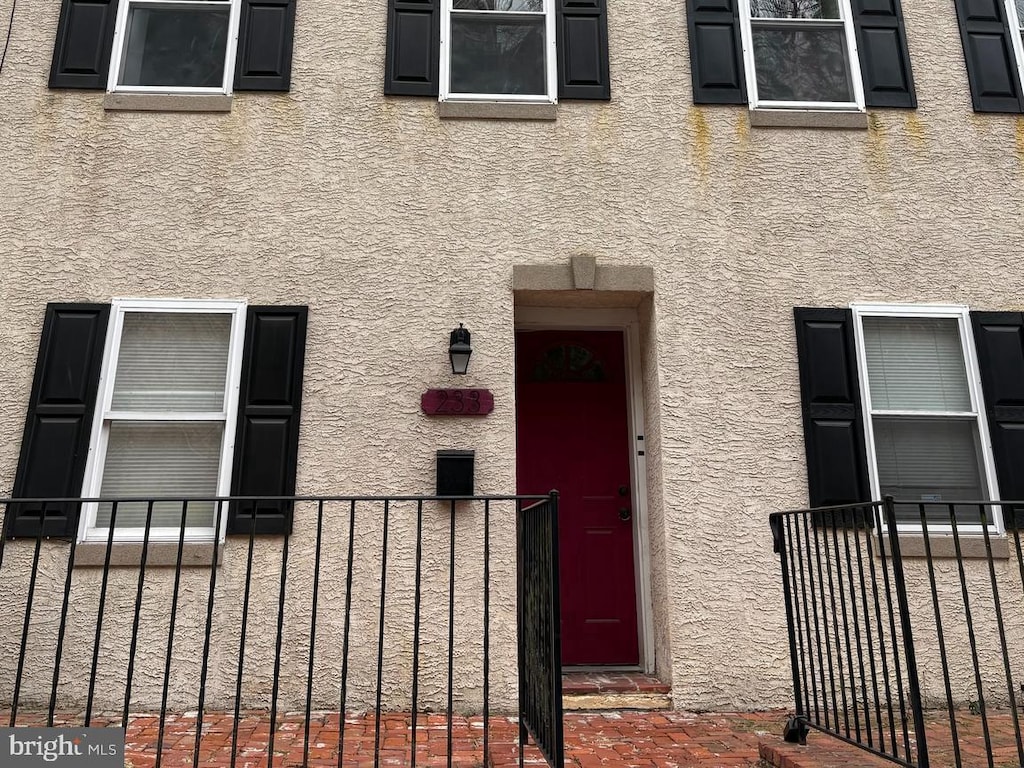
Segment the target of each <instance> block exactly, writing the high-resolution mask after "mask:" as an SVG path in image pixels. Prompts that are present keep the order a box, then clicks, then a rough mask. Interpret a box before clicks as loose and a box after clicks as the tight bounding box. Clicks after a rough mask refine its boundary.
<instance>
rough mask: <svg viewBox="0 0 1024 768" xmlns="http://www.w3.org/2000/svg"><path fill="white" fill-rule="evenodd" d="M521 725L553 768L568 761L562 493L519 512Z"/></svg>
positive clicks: (522, 735) (524, 738) (525, 734)
mask: <svg viewBox="0 0 1024 768" xmlns="http://www.w3.org/2000/svg"><path fill="white" fill-rule="evenodd" d="M518 541H519V545H518V547H517V549H518V551H519V553H520V557H519V574H518V576H519V579H518V581H519V589H518V591H519V690H520V695H519V713H520V715H519V722H520V741H521V742H525V741H526V736H527V732H529V734H530V735H531V736H533V739H534V742H535V743H536V744H537V746H538V747H539V748H540V750H541V752H543V754H544V757H546V758H547V761H548V763H549V764H550V765H553V766H554V765H558V766H561V765H563V764H564V762H565V753H564V748H563V738H562V650H561V649H562V642H561V629H560V626H559V618H560V612H559V606H558V494H555V493H552V494H551V497H550V498H549V499H547V500H545V501H541V502H539V503H537V504H534V505H533V506H530V507H527V508H526V509H523V510H522V512H521V513H520V525H519V538H518Z"/></svg>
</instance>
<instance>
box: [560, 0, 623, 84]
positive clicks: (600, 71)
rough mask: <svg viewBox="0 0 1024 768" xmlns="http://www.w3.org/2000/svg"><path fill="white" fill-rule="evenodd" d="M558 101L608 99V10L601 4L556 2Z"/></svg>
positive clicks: (578, 0)
mask: <svg viewBox="0 0 1024 768" xmlns="http://www.w3.org/2000/svg"><path fill="white" fill-rule="evenodd" d="M555 45H556V47H557V48H558V98H560V99H597V100H603V101H607V100H608V99H610V98H611V97H612V86H611V83H610V82H609V75H608V7H607V3H606V2H605V0H557V5H556V7H555Z"/></svg>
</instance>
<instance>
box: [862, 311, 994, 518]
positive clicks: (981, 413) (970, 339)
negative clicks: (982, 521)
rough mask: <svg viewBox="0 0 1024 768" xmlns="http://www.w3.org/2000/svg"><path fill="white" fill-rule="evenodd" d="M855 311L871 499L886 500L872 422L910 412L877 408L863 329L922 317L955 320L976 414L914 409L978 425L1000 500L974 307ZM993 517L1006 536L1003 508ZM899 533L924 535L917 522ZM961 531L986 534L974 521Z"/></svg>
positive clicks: (989, 478)
mask: <svg viewBox="0 0 1024 768" xmlns="http://www.w3.org/2000/svg"><path fill="white" fill-rule="evenodd" d="M850 308H851V309H852V310H853V321H854V322H853V330H854V338H855V341H856V347H857V375H858V379H859V381H860V398H861V403H862V404H863V409H862V410H863V420H864V446H865V450H866V451H867V460H868V479H869V482H870V484H871V498H873V499H875V500H881V498H882V492H881V486H880V484H879V479H878V461H877V455H876V453H875V435H874V426H873V424H872V416H876V415H878V416H884V415H887V414H891V415H908V413H907V412H906V411H886V410H872V408H871V391H870V387H869V385H868V376H867V370H868V369H867V353H866V351H865V349H864V326H863V319H864V318H865V317H923V318H949V319H953V320H956V321H957V323H958V325H959V329H960V346H961V350H962V351H963V356H964V367H965V368H966V369H967V387H968V391H969V393H970V397H971V409H972V410H971V411H969V412H963V413H953V412H947V411H941V412H932V411H914V412H913V415H914V416H926V417H927V416H943V417H949V418H957V417H962V418H964V419H974V420H975V421H976V422H977V425H978V443H979V445H980V447H981V459H982V465H983V477H984V481H985V484H986V486H987V488H988V497H989V499H998V498H999V485H998V483H997V482H996V474H995V462H994V461H993V458H992V442H991V438H990V437H989V431H988V419H987V417H986V415H985V407H984V401H983V399H982V390H981V376H980V373H979V371H978V353H977V350H976V349H975V346H974V334H973V332H972V330H971V316H970V308H969V307H966V306H963V305H943V304H867V303H856V302H855V303H851V304H850ZM989 510H990V512H991V515H992V522H991V523H990V524H989V526H988V528H989V531H990V532H993V533H994V534H995V535H1002V534H1003V532H1004V527H1003V515H1002V509H1001V507H1000V506H999V505H993V506H992V507H990V508H989ZM881 522H882V531H883V532H884V531H886V530H887V525H886V522H885V520H884V519H883V520H882V521H881ZM896 530H897V531H898V532H900V533H902V532H907V533H920V532H921V526H920V524H917V523H898V524H897V525H896ZM952 530H953V527H952V526H951V525H943V524H939V523H931V522H929V523H928V531H929V533H952ZM957 532H958V533H962V534H981V533H982V526H981V525H972V524H970V523H962V524H957Z"/></svg>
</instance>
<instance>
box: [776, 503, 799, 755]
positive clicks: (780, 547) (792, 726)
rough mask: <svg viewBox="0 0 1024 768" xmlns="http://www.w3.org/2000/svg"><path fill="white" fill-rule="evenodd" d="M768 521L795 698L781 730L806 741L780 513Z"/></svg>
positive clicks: (795, 740) (794, 739)
mask: <svg viewBox="0 0 1024 768" xmlns="http://www.w3.org/2000/svg"><path fill="white" fill-rule="evenodd" d="M768 522H769V524H770V525H771V527H772V538H773V539H774V541H775V551H776V553H778V555H779V562H780V564H781V566H782V600H783V602H784V603H785V604H786V629H787V630H788V631H789V664H790V668H791V673H792V677H793V698H794V699H795V700H796V714H795V716H794V717H792V718H790V720H789V722H787V723H786V727H785V730H784V731H783V738H784V739H785V740H786V741H788V742H791V743H797V744H806V743H807V726H806V725H805V724H804V723H803V718H804V717H805V713H804V711H803V704H802V701H803V691H802V690H801V688H800V662H799V661H798V660H797V652H796V623H795V620H794V618H793V606H792V603H791V602H790V588H791V585H790V583H789V563H788V559H787V553H786V546H787V544H788V542H787V541H786V532H785V528H784V527H783V520H782V515H781V514H779V513H778V512H776V513H773V514H772V515H770V516H769V518H768Z"/></svg>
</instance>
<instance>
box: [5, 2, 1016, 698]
mask: <svg viewBox="0 0 1024 768" xmlns="http://www.w3.org/2000/svg"><path fill="white" fill-rule="evenodd" d="M8 7H9V4H7V3H0V10H3V9H6V8H8ZM904 12H905V14H906V22H907V34H908V40H909V47H910V53H911V58H912V62H913V66H914V74H915V80H916V86H917V94H918V99H919V102H920V108H919V109H918V110H916V111H888V112H886V111H876V112H872V113H871V115H870V128H869V130H867V131H823V130H791V129H751V128H750V127H749V124H748V118H747V115H746V111H745V110H744V109H742V108H738V107H717V108H711V107H707V108H705V107H696V106H694V105H693V104H692V94H691V90H690V72H689V65H688V49H687V40H686V25H685V15H684V12H683V8H682V4H679V5H678V6H676V7H675V8H674V10H672V11H669V12H668V13H666V11H665V9H664V8H655V7H653V6H650V5H649V4H644V3H641V2H639V1H638V0H625V1H624V2H621V3H613V4H611V7H610V9H609V25H610V47H611V72H612V92H613V100H612V101H611V102H610V103H580V102H576V103H563V104H560V105H559V106H558V120H557V121H555V122H553V123H528V122H514V121H512V122H510V121H473V120H466V121H442V120H439V119H438V117H437V105H436V103H432V102H431V101H430V100H429V99H413V98H385V97H384V96H383V95H382V94H381V86H382V80H383V75H382V61H383V55H384V36H385V29H384V24H385V7H384V4H383V3H376V4H374V5H373V6H372V7H365V6H359V7H355V6H351V5H348V4H346V3H337V2H327V0H302V2H300V3H299V6H298V17H297V22H296V36H295V63H294V68H293V75H292V80H293V90H292V92H291V93H290V94H288V95H270V94H262V95H261V94H239V95H237V96H236V97H235V99H234V104H233V108H232V111H231V113H230V114H224V115H220V114H154V113H125V112H122V113H105V112H104V111H103V110H102V108H101V106H100V102H101V94H98V93H82V92H79V93H73V92H53V91H49V90H47V88H46V77H47V72H48V69H49V57H50V55H51V51H52V43H53V36H54V31H55V26H56V20H57V14H58V7H57V4H54V3H46V2H43V0H22V2H20V3H19V4H18V7H17V12H16V15H15V20H14V28H13V34H12V39H11V46H10V51H9V53H8V57H7V62H6V64H5V67H4V70H3V72H2V73H0V147H2V150H0V235H2V236H0V345H2V347H3V349H4V352H5V354H4V356H3V358H2V360H0V380H2V381H3V382H4V386H3V387H0V433H2V434H3V435H5V436H6V438H7V439H5V440H0V491H9V490H10V487H11V484H12V482H13V475H14V471H15V466H16V461H17V454H18V450H19V445H20V435H21V430H22V427H23V418H24V412H25V405H26V402H27V397H28V391H29V387H30V384H31V377H32V367H33V364H34V360H35V351H36V346H37V343H38V337H39V329H40V324H41V320H42V314H43V306H44V304H45V302H47V301H107V300H109V299H110V298H111V297H113V296H137V297H149V296H153V297H177V296H182V297H241V298H245V299H247V300H248V301H250V302H252V303H289V304H291V303H305V304H308V305H309V306H310V324H309V340H308V350H307V360H306V379H305V384H304V387H305V389H304V401H303V414H302V423H301V443H300V461H299V477H298V487H299V490H300V492H302V493H309V494H314V493H319V492H324V493H337V494H343V493H366V494H369V493H385V492H396V493H397V492H402V493H417V492H429V491H430V490H431V489H432V484H433V469H432V462H433V455H434V451H435V450H436V449H437V448H472V449H475V450H476V451H477V490H478V492H493V493H499V492H509V491H511V490H513V489H514V467H515V455H514V450H515V442H514V423H515V422H514V404H513V392H514V388H513V366H512V359H513V343H514V334H513V330H514V320H513V305H514V300H513V295H512V291H511V273H512V266H513V265H514V264H545V263H550V264H564V263H566V262H567V259H568V257H569V256H570V255H574V254H589V255H593V256H596V257H597V259H598V264H599V265H600V264H614V265H649V266H653V268H654V270H655V293H654V296H653V305H652V306H651V307H650V308H649V309H648V310H646V311H645V313H644V316H645V317H648V318H650V327H649V329H648V330H647V331H646V333H647V336H646V338H645V346H644V371H645V390H644V395H645V398H646V403H645V408H646V410H647V414H648V418H647V422H648V434H649V436H650V438H651V442H650V444H649V447H648V450H649V452H650V455H649V461H648V478H647V481H648V485H649V490H648V494H649V500H650V502H651V510H650V515H649V518H650V521H651V525H652V527H655V528H656V530H651V531H650V534H651V536H650V538H651V542H652V544H651V548H652V552H651V555H652V563H653V567H654V569H655V572H654V573H653V577H652V587H653V594H654V599H655V600H656V601H657V603H658V607H657V609H656V615H660V616H662V617H664V618H663V619H662V620H660V621H659V622H658V629H657V631H656V646H657V652H658V658H657V666H658V669H659V671H660V672H661V673H662V674H663V675H664V676H665V677H666V678H671V680H672V683H673V696H674V700H675V703H676V705H677V706H679V707H695V708H696V707H699V708H747V707H760V706H772V705H779V704H780V703H784V702H786V701H788V699H789V683H788V680H787V675H788V652H787V645H786V639H785V631H784V615H783V612H782V606H781V589H780V586H779V578H778V573H777V571H778V568H777V561H776V559H775V556H774V555H773V554H772V552H771V541H770V534H769V530H768V525H767V514H768V512H770V511H772V510H776V509H782V508H789V507H797V506H802V505H804V504H805V503H806V484H805V475H804V468H803V440H802V432H801V423H800V411H799V399H798V390H797V367H796V359H795V344H794V341H793V332H792V317H791V311H792V307H793V306H794V305H817V306H841V305H845V304H847V303H848V302H849V301H851V300H861V301H864V300H876V301H900V302H903V301H905V302H911V301H921V302H960V303H966V304H970V305H971V306H972V307H978V308H986V309H1021V308H1022V307H1024V299H1022V298H1021V296H1022V291H1021V287H1022V286H1021V282H1022V281H1021V277H1020V272H1019V270H1018V269H1017V267H1016V264H1015V259H1014V256H1015V255H1016V254H1017V253H1018V252H1019V248H1020V232H1021V224H1022V220H1021V214H1020V211H1021V210H1022V209H1024V191H1022V190H1024V185H1022V184H1021V181H1022V175H1024V172H1022V171H1024V122H1022V121H1021V119H1020V118H1015V117H1012V116H991V115H986V116H983V115H975V114H973V113H972V112H971V108H970V99H969V93H968V89H967V79H966V73H965V70H964V65H963V60H962V49H961V46H960V41H959V38H958V34H957V30H956V20H955V17H954V13H953V9H952V7H951V6H946V5H944V6H941V7H935V6H932V5H929V4H917V5H915V4H907V5H906V7H905V8H904ZM353 15H358V18H359V20H360V21H359V23H358V24H353V23H352V18H353ZM459 321H461V322H464V323H465V324H466V325H467V326H468V327H469V328H470V329H471V330H472V331H473V340H474V349H475V352H474V356H473V362H472V365H471V367H470V374H469V375H468V376H467V377H465V380H464V381H459V382H456V381H455V380H454V378H453V377H451V376H450V374H448V373H446V367H447V359H446V356H445V346H446V334H447V331H448V330H449V329H450V328H451V327H452V326H453V325H454V324H455V323H456V322H459ZM456 383H458V384H465V385H476V386H481V387H487V388H489V389H491V390H492V391H493V392H494V394H495V400H496V408H495V411H494V413H493V414H491V415H490V416H488V417H487V418H486V419H483V420H480V421H472V422H470V421H461V420H432V419H429V418H426V417H424V416H422V415H421V414H420V413H419V395H420V393H421V392H422V391H423V390H424V389H426V388H428V387H430V386H445V385H454V384H456ZM307 520H308V518H307ZM460 524H461V525H464V526H466V528H467V529H468V530H467V532H466V536H467V538H469V539H470V540H472V539H473V538H474V537H478V536H479V535H480V531H479V527H478V526H479V519H478V518H476V519H474V520H470V519H468V518H467V519H466V520H465V521H464V522H462V523H460ZM492 534H493V536H495V537H496V541H497V542H499V545H498V546H497V547H496V548H497V551H498V552H499V555H498V556H497V557H498V560H497V562H496V563H495V568H496V571H495V579H496V589H497V590H498V594H497V595H496V602H495V612H494V614H493V620H494V622H495V626H494V629H493V636H494V638H495V640H494V642H495V644H496V645H500V644H501V643H504V645H501V648H502V650H501V651H500V652H499V656H500V657H501V658H500V659H499V661H498V663H499V665H500V666H501V668H502V669H505V671H506V673H507V674H506V675H505V682H504V683H503V685H505V688H504V689H503V690H504V691H505V693H509V692H510V691H511V690H512V689H513V688H514V683H515V680H514V673H513V672H511V671H510V670H511V669H512V665H514V650H513V649H512V645H511V643H512V640H511V638H512V634H513V633H512V627H513V626H514V613H513V611H512V607H511V596H512V594H513V593H514V584H513V581H512V574H513V573H514V570H513V568H514V563H513V558H512V555H511V542H512V536H513V531H512V528H511V519H510V518H507V517H506V518H505V519H500V520H496V521H495V528H494V530H493V531H492ZM346 535H347V534H346ZM367 535H368V536H370V535H371V534H370V533H367ZM332 536H335V534H332ZM333 541H334V543H335V544H336V545H341V544H342V543H343V541H344V536H342V535H341V534H337V535H336V536H335V538H334V539H333ZM433 541H434V543H435V544H437V545H438V546H439V548H440V549H441V550H443V549H444V546H445V543H444V542H445V539H444V537H443V536H442V537H441V538H440V539H434V540H433ZM293 543H294V545H295V546H294V550H293V552H292V555H291V556H292V557H293V558H295V561H296V562H301V560H300V559H299V558H301V557H304V556H305V557H308V554H309V547H310V543H309V539H308V528H307V529H305V530H303V527H302V520H301V519H300V521H299V533H297V534H296V538H295V540H294V542H293ZM12 552H14V554H11V553H12ZM239 554H240V548H239V546H238V545H237V544H234V543H229V546H228V548H227V550H226V551H225V556H224V557H225V564H224V566H223V569H222V573H221V575H220V576H219V579H220V581H221V583H222V584H224V585H227V586H225V588H228V586H229V587H230V588H231V589H235V590H237V589H239V586H238V585H239V583H240V581H241V577H240V574H239V567H240V565H239V562H240V558H239ZM407 555H408V553H407V552H406V553H405V556H407ZM8 557H9V558H10V559H5V563H4V570H5V572H6V571H7V570H8V569H9V568H11V569H14V568H15V566H16V565H17V563H18V561H19V560H24V558H26V557H31V552H29V551H28V550H26V549H25V545H23V544H19V545H17V547H15V548H9V550H8V555H7V556H5V558H8ZM265 557H266V558H267V559H268V562H267V568H266V573H261V575H260V577H261V578H266V579H269V580H270V581H273V574H274V560H273V556H272V555H270V554H266V555H265ZM44 562H45V563H46V573H48V574H50V575H51V576H52V577H53V578H54V579H58V580H60V579H62V573H63V572H62V571H61V570H60V567H59V564H55V563H54V562H52V561H48V560H47V555H46V552H44ZM373 565H374V563H373V561H372V559H371V560H370V562H368V563H366V564H365V569H366V571H365V574H364V575H365V578H366V580H367V581H366V583H367V585H369V584H371V582H372V581H373V579H372V577H371V576H372V573H373V572H374V571H373ZM468 567H469V568H470V570H472V567H471V566H468ZM125 573H126V574H127V573H128V572H125ZM207 577H208V572H206V571H200V572H197V573H196V574H190V575H189V582H190V583H191V582H192V581H195V582H196V589H199V584H200V583H202V584H205V583H206V582H205V579H206V578H207ZM95 578H96V577H95V574H94V573H86V572H84V571H83V572H82V573H81V574H78V573H76V579H82V580H83V581H88V580H89V579H95ZM118 578H119V579H121V580H123V581H124V582H125V583H124V584H122V585H121V588H120V589H119V590H118V592H117V600H118V601H123V600H128V599H129V597H130V596H132V595H133V593H132V592H131V590H130V584H131V581H132V578H131V576H130V575H124V576H119V577H118ZM164 581H167V579H166V577H165V578H164ZM296 584H297V585H303V581H302V579H301V578H297V581H296ZM126 585H127V586H128V587H129V588H128V589H127V590H126V589H125V588H124V587H125V586H126ZM274 586H275V588H276V584H275V585H274ZM306 588H307V587H306V586H299V587H297V590H300V591H299V592H297V594H301V590H302V589H306ZM368 588H369V587H368ZM430 588H431V589H432V590H436V591H435V593H434V594H435V598H436V599H443V598H441V597H440V596H441V595H443V594H444V592H443V589H442V585H434V586H432V587H430ZM152 589H153V591H154V599H156V597H157V596H159V597H160V598H161V599H164V598H165V597H166V595H167V594H168V590H169V587H168V586H167V584H165V583H161V584H159V585H154V586H153V587H152ZM270 591H273V590H270ZM467 594H469V593H467ZM264 597H265V596H264ZM132 599H133V597H132ZM200 601H201V594H200ZM365 602H366V604H367V605H371V604H372V602H373V599H372V594H371V596H370V597H369V598H366V599H365ZM118 605H119V608H118V610H119V611H124V610H127V608H126V605H127V604H125V605H121V603H118ZM75 610H76V611H81V612H82V613H81V615H84V616H88V615H90V614H89V611H90V607H89V606H88V605H85V604H83V605H81V606H75ZM112 610H113V609H112ZM371 615H372V614H371ZM272 616H273V612H270V613H266V614H265V615H261V617H260V621H261V622H270V621H272ZM218 620H223V621H224V632H225V633H226V634H228V635H230V631H231V630H232V627H233V626H234V624H233V622H232V621H231V620H230V619H229V618H228V617H224V618H223V619H221V618H220V617H218ZM83 621H84V622H85V623H84V625H83V627H82V628H80V629H78V630H76V631H78V632H81V633H82V634H83V635H84V637H83V636H76V638H75V642H74V643H69V645H68V649H69V652H70V653H74V654H85V655H86V656H87V655H88V654H89V648H91V646H88V645H87V644H88V643H91V638H90V636H89V632H88V620H85V619H83ZM366 621H368V622H369V624H364V626H362V629H361V631H363V632H364V634H363V635H362V637H364V638H366V637H369V638H375V634H374V633H373V629H374V625H373V622H372V620H371V619H369V618H367V619H366ZM185 623H186V625H187V628H186V629H184V630H182V631H183V633H184V636H185V637H191V638H192V640H190V641H189V642H192V643H194V642H196V639H195V638H197V637H198V629H197V627H198V624H196V622H195V621H194V620H193V621H191V623H189V622H185ZM48 626H49V627H50V628H51V629H52V621H51V623H50V624H48ZM40 631H41V630H40ZM53 631H55V630H53ZM119 631H120V632H121V634H120V639H118V637H117V636H115V634H114V633H113V631H112V633H111V634H110V635H108V636H107V639H106V640H105V642H109V643H110V644H111V646H110V647H111V648H120V647H121V646H122V644H123V639H124V637H125V635H124V624H123V620H122V624H121V625H120V630H119ZM236 631H237V630H236ZM295 631H299V630H298V629H296V630H295ZM16 640H17V638H15V639H14V641H15V642H16ZM152 642H156V643H157V644H159V636H157V639H156V640H152V639H151V644H152ZM368 647H369V646H368ZM5 650H6V647H5ZM362 650H364V651H365V650H366V649H365V648H364V649H362ZM266 652H267V651H266V649H263V650H261V651H259V652H254V653H257V655H258V653H264V654H265V653H266ZM466 653H467V654H468V653H469V651H466ZM182 660H183V661H182V663H188V662H190V661H193V660H194V657H190V656H188V655H187V654H185V655H183V656H182ZM9 663H10V662H8V664H9ZM297 663H298V664H299V666H300V667H301V660H300V661H299V662H297ZM396 663H398V662H396ZM5 669H6V667H5ZM361 669H362V670H363V672H364V674H365V673H366V669H365V666H362V667H361ZM5 674H6V673H5ZM264 674H265V672H264ZM44 677H46V675H44ZM7 679H9V678H7ZM67 685H69V686H70V685H72V683H70V682H69V683H67ZM111 686H113V687H114V688H116V685H115V684H114V683H111ZM150 687H152V686H150ZM108 688H109V686H108ZM5 690H7V689H5ZM111 690H112V689H111ZM107 694H108V695H113V698H114V699H116V697H117V695H116V691H115V692H114V693H113V694H111V691H110V690H108V691H107ZM69 695H70V694H69ZM506 701H508V699H506Z"/></svg>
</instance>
